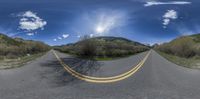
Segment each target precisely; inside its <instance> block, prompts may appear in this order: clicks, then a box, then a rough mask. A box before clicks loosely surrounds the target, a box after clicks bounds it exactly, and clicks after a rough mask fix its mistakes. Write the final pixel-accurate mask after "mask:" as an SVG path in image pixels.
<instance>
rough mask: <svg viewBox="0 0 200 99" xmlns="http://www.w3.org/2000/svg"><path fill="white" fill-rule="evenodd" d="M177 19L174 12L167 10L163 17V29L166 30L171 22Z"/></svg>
mask: <svg viewBox="0 0 200 99" xmlns="http://www.w3.org/2000/svg"><path fill="white" fill-rule="evenodd" d="M177 18H178V14H177V12H176V11H175V10H167V12H166V13H165V14H164V15H163V25H164V26H163V27H164V28H166V26H167V25H168V24H169V23H170V21H171V20H175V19H177Z"/></svg>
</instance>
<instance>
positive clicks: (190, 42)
mask: <svg viewBox="0 0 200 99" xmlns="http://www.w3.org/2000/svg"><path fill="white" fill-rule="evenodd" d="M156 49H158V50H160V51H162V52H165V53H167V54H172V55H176V56H179V57H185V58H189V57H194V56H200V34H195V35H188V36H182V37H178V38H176V39H174V40H172V41H170V42H168V43H164V44H161V45H159V46H157V47H156Z"/></svg>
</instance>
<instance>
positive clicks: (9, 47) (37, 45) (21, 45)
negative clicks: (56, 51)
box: [0, 34, 50, 59]
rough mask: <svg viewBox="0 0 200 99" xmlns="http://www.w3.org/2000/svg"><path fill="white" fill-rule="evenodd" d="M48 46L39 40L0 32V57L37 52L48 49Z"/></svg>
mask: <svg viewBox="0 0 200 99" xmlns="http://www.w3.org/2000/svg"><path fill="white" fill-rule="evenodd" d="M49 48H50V47H49V46H48V45H47V44H44V43H42V42H39V41H32V40H24V39H21V38H11V37H8V36H6V35H4V34H0V59H2V58H17V57H22V56H26V55H27V54H37V53H40V52H45V51H47V50H49Z"/></svg>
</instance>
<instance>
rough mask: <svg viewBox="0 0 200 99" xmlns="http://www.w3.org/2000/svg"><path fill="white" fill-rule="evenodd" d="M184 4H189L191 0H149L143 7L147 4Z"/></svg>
mask: <svg viewBox="0 0 200 99" xmlns="http://www.w3.org/2000/svg"><path fill="white" fill-rule="evenodd" d="M172 4H173V5H185V4H191V2H187V1H170V2H158V1H149V2H146V4H144V6H145V7H148V6H154V5H172Z"/></svg>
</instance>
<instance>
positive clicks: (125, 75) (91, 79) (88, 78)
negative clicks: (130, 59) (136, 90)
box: [53, 51, 151, 83]
mask: <svg viewBox="0 0 200 99" xmlns="http://www.w3.org/2000/svg"><path fill="white" fill-rule="evenodd" d="M53 53H54V55H55V56H56V58H57V60H58V61H59V63H60V64H61V65H62V66H63V67H64V69H65V70H66V71H67V72H69V73H70V74H71V75H73V76H75V77H76V78H78V79H80V80H84V81H87V82H93V83H111V82H116V81H120V80H124V79H126V78H128V77H130V76H131V75H133V74H134V73H135V72H137V71H138V70H139V69H140V68H141V67H142V66H143V64H144V63H145V61H146V60H147V58H148V56H149V54H150V53H151V51H149V52H148V54H147V55H146V56H145V57H144V58H143V60H142V61H140V62H139V63H138V64H137V65H136V66H134V68H132V69H131V70H129V71H127V72H125V73H122V74H120V75H117V76H112V77H93V76H87V75H83V74H80V73H78V72H76V71H74V70H73V69H71V68H70V67H69V66H68V65H66V64H65V63H64V62H63V61H62V60H61V59H60V58H59V56H58V55H57V54H56V52H55V51H53Z"/></svg>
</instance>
